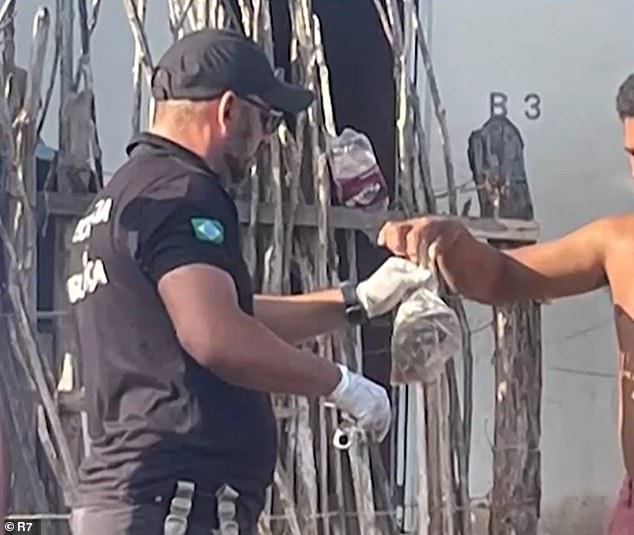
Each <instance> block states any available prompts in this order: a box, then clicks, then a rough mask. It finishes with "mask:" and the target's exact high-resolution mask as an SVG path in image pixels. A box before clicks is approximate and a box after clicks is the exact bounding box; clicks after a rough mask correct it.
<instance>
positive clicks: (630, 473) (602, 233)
mask: <svg viewBox="0 0 634 535" xmlns="http://www.w3.org/2000/svg"><path fill="white" fill-rule="evenodd" d="M616 105H617V111H618V114H619V117H620V119H621V122H622V127H623V132H624V146H625V152H626V153H627V155H628V158H629V162H630V166H631V170H632V179H634V74H632V75H631V76H629V77H628V78H627V79H626V80H625V81H624V82H623V84H622V85H621V86H620V88H619V91H618V95H617V99H616ZM633 201H634V199H633ZM378 243H379V245H383V246H385V247H387V248H388V249H389V250H391V251H392V252H393V253H394V254H396V255H399V256H402V257H406V258H409V259H410V260H411V261H413V262H418V261H420V260H423V258H422V257H423V256H425V257H427V256H429V257H430V258H431V259H433V261H434V262H435V264H436V266H437V267H438V270H439V273H440V274H441V275H442V276H443V278H444V279H445V281H446V282H447V283H448V285H449V286H450V287H451V289H452V290H454V291H456V292H458V293H460V294H462V295H463V296H464V297H466V298H468V299H472V300H474V301H478V302H481V303H486V304H490V305H496V304H497V305H499V304H505V303H513V302H520V301H527V300H541V301H545V300H551V299H557V298H562V297H567V296H573V295H580V294H584V293H587V292H591V291H593V290H596V289H598V288H604V287H608V288H609V289H610V293H611V296H612V301H613V304H614V319H615V325H616V331H617V339H618V347H619V368H618V370H619V373H618V389H619V401H620V402H619V431H620V442H621V449H622V453H623V460H624V464H625V469H626V476H625V481H624V483H623V486H622V489H621V493H620V496H619V499H618V502H617V504H616V507H615V508H614V511H613V513H612V516H611V518H610V521H609V523H608V527H607V533H608V534H609V535H631V534H633V533H634V213H632V214H626V215H620V216H613V217H604V218H601V219H598V220H596V221H593V222H591V223H589V224H587V225H585V226H583V227H581V228H579V229H576V230H574V231H573V232H571V233H570V234H568V235H566V236H563V237H561V238H559V239H557V240H553V241H549V242H545V243H539V244H536V245H530V246H527V247H520V248H517V249H513V250H505V251H500V250H498V249H496V248H494V247H492V246H490V245H488V244H486V243H481V242H479V241H477V240H476V239H475V238H474V237H473V236H472V235H471V234H470V233H469V231H468V230H467V229H466V228H465V227H464V226H463V225H462V224H461V223H459V222H458V221H455V220H452V219H449V218H444V217H421V218H415V219H411V220H408V221H401V222H388V223H387V224H386V225H385V226H384V227H383V228H382V229H381V231H380V233H379V238H378Z"/></svg>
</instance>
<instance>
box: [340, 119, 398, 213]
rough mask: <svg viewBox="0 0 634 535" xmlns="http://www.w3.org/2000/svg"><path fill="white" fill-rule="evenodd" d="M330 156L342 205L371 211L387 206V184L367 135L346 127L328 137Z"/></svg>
mask: <svg viewBox="0 0 634 535" xmlns="http://www.w3.org/2000/svg"><path fill="white" fill-rule="evenodd" d="M329 156H330V158H329V160H330V167H331V170H332V179H333V182H334V186H335V192H336V195H337V201H338V202H339V204H342V205H343V206H347V207H349V208H361V209H364V210H370V211H372V210H379V209H385V208H387V205H388V193H387V183H386V181H385V177H384V176H383V173H382V172H381V169H380V167H379V165H378V163H377V160H376V156H375V154H374V148H373V147H372V143H371V142H370V140H369V139H368V137H367V136H366V135H364V134H362V133H361V132H357V131H356V130H353V129H352V128H345V129H344V130H343V132H342V133H341V134H340V135H338V136H337V137H335V138H332V139H330V140H329Z"/></svg>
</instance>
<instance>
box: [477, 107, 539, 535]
mask: <svg viewBox="0 0 634 535" xmlns="http://www.w3.org/2000/svg"><path fill="white" fill-rule="evenodd" d="M523 148H524V142H523V140H522V136H521V134H520V132H519V130H518V129H517V127H516V126H515V125H514V124H513V123H512V122H511V121H510V120H509V119H508V118H506V117H493V118H491V119H489V120H488V121H487V122H486V123H485V124H484V126H483V127H482V128H481V129H479V130H477V131H475V132H473V133H472V135H471V137H470V138H469V160H470V164H471V170H472V173H473V179H474V181H475V182H476V184H478V185H481V186H484V187H482V188H481V189H480V194H479V200H480V205H481V210H482V213H483V215H487V216H491V215H494V216H495V215H498V214H505V215H511V216H513V217H518V218H526V219H530V218H532V217H533V204H532V201H531V196H530V190H529V185H528V180H527V176H526V170H525V167H524V155H523ZM517 245H518V243H517V242H513V241H511V240H510V241H508V242H506V243H501V244H500V247H501V248H510V247H516V246H517ZM540 314H541V311H540V307H539V305H538V304H536V303H533V302H527V303H518V304H514V305H506V306H498V307H494V308H493V319H494V332H495V355H494V359H493V361H494V366H495V384H496V396H495V432H494V439H493V441H494V447H493V489H492V491H491V516H490V521H489V534H490V535H537V533H538V524H539V516H540V499H541V459H540V451H539V443H540V437H541V424H540V417H541V386H542V382H541V381H542V363H541V359H542V348H541V337H540V322H541V316H540Z"/></svg>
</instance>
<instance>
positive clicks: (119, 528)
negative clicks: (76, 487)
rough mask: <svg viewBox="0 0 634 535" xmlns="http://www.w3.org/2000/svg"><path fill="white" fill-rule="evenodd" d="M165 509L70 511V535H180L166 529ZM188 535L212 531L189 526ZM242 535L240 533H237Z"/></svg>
mask: <svg viewBox="0 0 634 535" xmlns="http://www.w3.org/2000/svg"><path fill="white" fill-rule="evenodd" d="M166 517H167V513H166V511H165V508H164V507H161V506H159V505H154V504H143V505H127V504H121V505H118V506H113V507H109V508H101V507H81V508H78V509H73V512H72V515H71V524H70V525H71V531H72V533H73V535H180V534H181V533H182V531H181V530H178V529H177V526H173V525H172V526H170V525H166V522H165V519H166ZM185 533H186V534H187V535H211V534H212V529H211V527H208V526H204V525H201V524H196V523H193V522H189V523H188V525H187V530H186V531H185ZM240 535H242V531H241V532H240Z"/></svg>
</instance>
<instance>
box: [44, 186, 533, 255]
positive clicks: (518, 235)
mask: <svg viewBox="0 0 634 535" xmlns="http://www.w3.org/2000/svg"><path fill="white" fill-rule="evenodd" d="M91 200H92V195H90V194H78V193H75V194H63V195H62V194H59V193H55V192H48V193H41V194H40V196H39V201H38V212H39V213H40V216H42V217H43V216H44V215H46V214H48V215H54V216H65V217H78V216H80V215H82V214H83V213H84V211H85V210H86V208H87V207H88V205H89V204H90V201H91ZM236 204H237V206H238V214H239V216H240V222H241V223H244V224H246V223H249V221H250V213H249V210H250V208H249V204H248V203H246V202H244V201H238V202H237V203H236ZM287 210H288V211H290V206H287V205H286V203H284V212H285V213H288V212H287ZM403 217H404V216H403V214H402V213H401V212H398V211H393V210H386V211H379V212H363V211H360V210H357V209H354V208H346V207H343V206H331V207H329V208H328V220H329V222H330V224H331V226H332V227H333V228H337V229H349V230H361V231H364V232H367V233H378V231H379V229H380V228H381V226H382V225H383V224H384V223H385V222H386V221H388V220H401V219H403ZM317 219H318V215H317V208H316V207H315V206H312V205H306V204H300V205H298V206H297V208H296V211H295V224H296V225H297V226H300V227H316V226H317ZM455 219H458V220H459V221H461V222H462V223H463V224H464V225H465V226H466V227H467V228H468V229H469V230H470V231H471V232H472V233H473V235H474V236H476V237H477V238H479V239H483V240H492V241H515V242H520V243H532V242H535V241H537V239H538V237H539V225H538V224H537V223H536V222H535V221H522V220H519V219H506V218H499V219H496V218H489V217H484V218H475V217H457V218H455ZM274 221H275V206H274V205H273V204H272V203H262V204H261V205H260V208H259V210H258V222H259V223H260V224H262V225H272V224H273V223H274Z"/></svg>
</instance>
